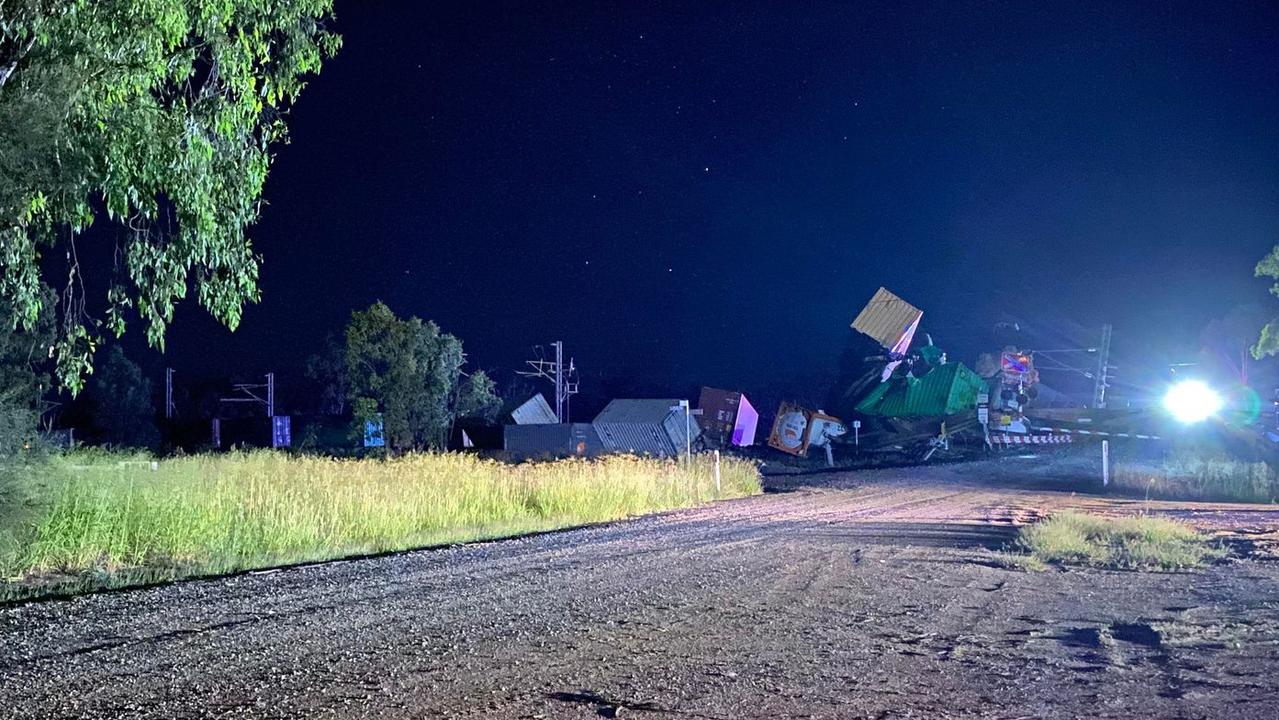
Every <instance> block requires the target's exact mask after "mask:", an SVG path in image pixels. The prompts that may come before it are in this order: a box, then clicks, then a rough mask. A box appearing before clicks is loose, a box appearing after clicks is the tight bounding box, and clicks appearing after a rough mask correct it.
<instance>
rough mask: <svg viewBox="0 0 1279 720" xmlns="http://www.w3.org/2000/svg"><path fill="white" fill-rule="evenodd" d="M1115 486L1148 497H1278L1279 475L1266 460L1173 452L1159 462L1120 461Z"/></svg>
mask: <svg viewBox="0 0 1279 720" xmlns="http://www.w3.org/2000/svg"><path fill="white" fill-rule="evenodd" d="M1113 479H1114V484H1115V487H1117V488H1121V489H1124V490H1128V491H1131V492H1134V493H1140V494H1143V495H1146V496H1149V497H1162V498H1173V499H1184V500H1235V501H1239V502H1260V503H1269V502H1275V501H1276V500H1279V477H1276V474H1275V471H1274V470H1273V469H1272V468H1271V467H1270V466H1269V465H1267V464H1266V463H1264V462H1243V461H1240V460H1234V459H1231V458H1221V457H1211V456H1203V455H1196V454H1192V453H1180V454H1177V455H1173V456H1171V457H1169V458H1167V459H1166V460H1164V461H1162V462H1160V463H1158V464H1156V465H1153V466H1152V465H1143V464H1138V463H1120V464H1118V465H1116V467H1115V472H1114V478H1113Z"/></svg>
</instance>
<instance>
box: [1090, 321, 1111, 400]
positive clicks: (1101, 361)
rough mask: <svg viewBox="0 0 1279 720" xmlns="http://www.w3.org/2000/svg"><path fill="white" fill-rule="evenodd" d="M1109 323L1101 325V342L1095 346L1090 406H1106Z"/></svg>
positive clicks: (1108, 369) (1108, 374)
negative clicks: (1095, 360) (1094, 368)
mask: <svg viewBox="0 0 1279 720" xmlns="http://www.w3.org/2000/svg"><path fill="white" fill-rule="evenodd" d="M1111 330H1112V328H1111V327H1110V323H1106V324H1105V325H1102V326H1101V344H1100V345H1098V346H1097V373H1096V374H1095V375H1094V376H1093V377H1094V380H1093V390H1092V406H1093V407H1094V408H1098V409H1100V408H1104V407H1106V387H1107V385H1108V384H1109V383H1108V380H1109V379H1110V333H1111Z"/></svg>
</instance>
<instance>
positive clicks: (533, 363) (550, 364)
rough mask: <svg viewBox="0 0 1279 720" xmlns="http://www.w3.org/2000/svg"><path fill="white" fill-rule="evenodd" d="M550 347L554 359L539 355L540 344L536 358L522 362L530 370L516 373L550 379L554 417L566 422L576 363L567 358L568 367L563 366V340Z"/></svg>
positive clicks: (574, 379)
mask: <svg viewBox="0 0 1279 720" xmlns="http://www.w3.org/2000/svg"><path fill="white" fill-rule="evenodd" d="M551 347H553V348H555V359H554V360H547V359H545V358H542V357H540V356H541V354H542V352H541V346H538V347H537V348H536V350H537V354H538V355H539V357H538V359H537V360H526V361H524V364H526V365H528V366H529V367H530V368H532V369H531V370H518V371H516V374H517V375H523V376H524V377H540V378H544V379H546V380H550V381H551V382H552V383H554V384H555V419H556V420H557V421H558V422H561V423H566V422H568V421H569V415H570V413H569V405H570V401H571V400H572V398H573V396H574V395H576V394H577V388H578V381H577V365H576V364H575V363H574V361H573V359H572V358H569V361H568V367H567V368H565V367H564V342H563V341H561V340H556V341H555V342H553V343H551Z"/></svg>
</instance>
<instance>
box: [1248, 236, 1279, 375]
mask: <svg viewBox="0 0 1279 720" xmlns="http://www.w3.org/2000/svg"><path fill="white" fill-rule="evenodd" d="M1256 274H1257V277H1267V278H1270V279H1271V280H1273V281H1275V282H1273V283H1272V284H1271V285H1270V293H1271V294H1272V295H1276V296H1279V245H1276V246H1274V247H1273V248H1271V250H1270V253H1269V254H1267V255H1266V256H1265V257H1264V258H1262V259H1261V262H1259V263H1257V269H1256ZM1275 354H1279V318H1275V319H1273V320H1271V321H1270V322H1268V323H1266V325H1265V326H1264V327H1262V328H1261V336H1260V337H1259V338H1257V343H1256V344H1255V345H1253V346H1252V356H1253V357H1255V358H1257V359H1261V358H1263V357H1265V356H1267V355H1275Z"/></svg>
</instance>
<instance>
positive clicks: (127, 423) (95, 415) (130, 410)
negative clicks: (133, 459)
mask: <svg viewBox="0 0 1279 720" xmlns="http://www.w3.org/2000/svg"><path fill="white" fill-rule="evenodd" d="M88 401H89V411H90V413H91V417H92V422H93V433H94V435H95V436H97V439H98V441H99V442H103V443H107V444H110V445H115V446H117V447H134V448H153V447H155V446H156V445H157V444H158V443H159V440H160V432H159V430H157V429H156V426H155V406H154V404H153V403H152V398H151V381H150V380H148V379H147V377H146V376H145V375H143V374H142V369H141V368H139V367H138V365H137V363H135V362H133V361H132V360H130V359H129V358H128V356H126V355H125V354H124V351H123V350H121V349H120V346H119V345H113V346H111V349H110V350H109V351H108V352H107V357H106V360H105V361H104V362H103V363H102V367H101V368H100V369H99V370H98V372H96V373H94V375H93V380H92V382H90V383H89V392H88Z"/></svg>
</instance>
